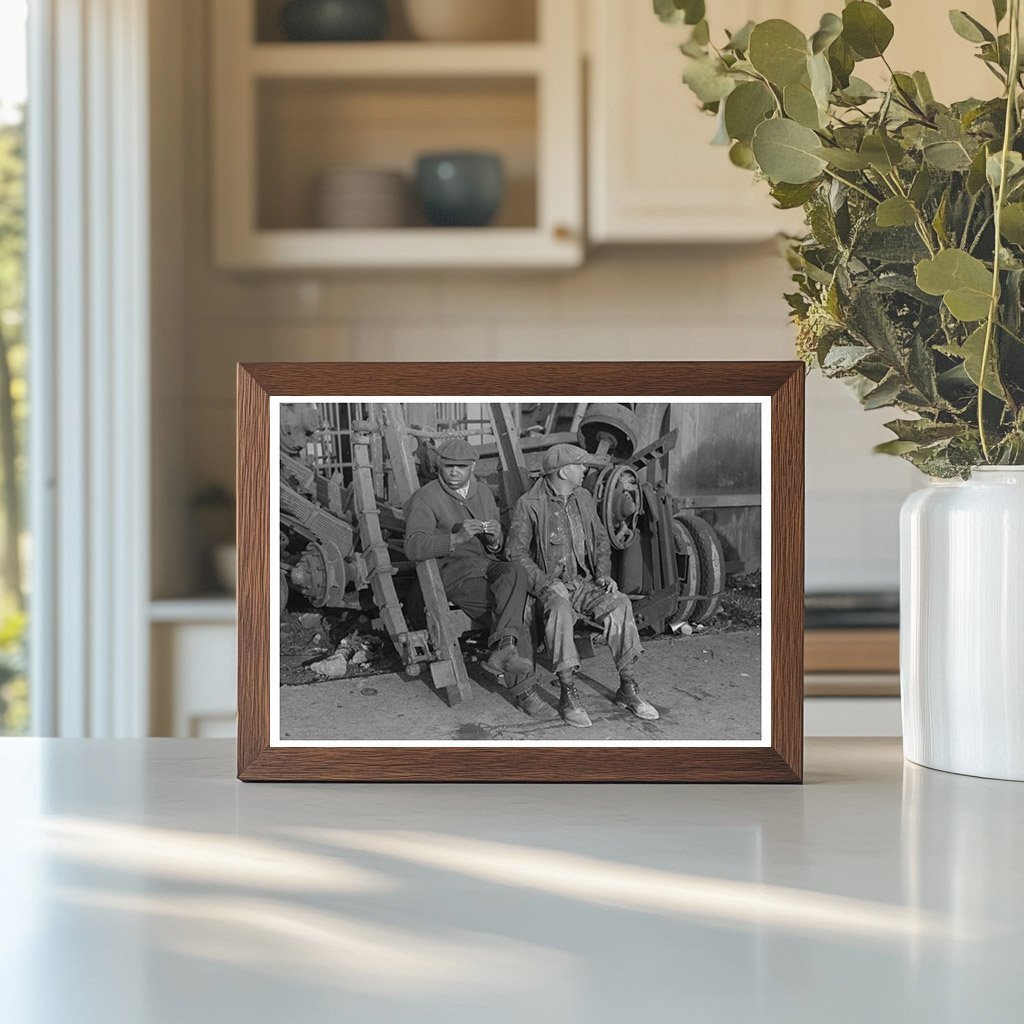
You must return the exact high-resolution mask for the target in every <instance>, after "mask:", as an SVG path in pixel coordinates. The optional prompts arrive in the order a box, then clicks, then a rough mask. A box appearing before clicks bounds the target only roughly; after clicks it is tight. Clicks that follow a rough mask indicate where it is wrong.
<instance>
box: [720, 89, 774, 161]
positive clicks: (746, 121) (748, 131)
mask: <svg viewBox="0 0 1024 1024" xmlns="http://www.w3.org/2000/svg"><path fill="white" fill-rule="evenodd" d="M774 110H775V98H774V96H773V95H772V93H771V90H770V89H769V88H768V86H766V85H765V84H764V83H763V82H743V83H741V84H740V85H738V86H736V88H735V89H734V90H733V91H732V92H731V93H730V94H729V96H728V98H727V99H726V101H725V128H726V131H728V133H729V137H730V138H733V139H736V140H737V141H739V142H745V143H746V144H747V145H748V146H749V145H750V140H751V139H752V138H753V137H754V129H755V128H756V127H757V126H758V125H759V124H760V123H761V122H762V121H763V120H764V119H765V118H766V117H768V116H769V115H770V114H771V113H772V112H773V111H774Z"/></svg>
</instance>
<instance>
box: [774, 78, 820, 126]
mask: <svg viewBox="0 0 1024 1024" xmlns="http://www.w3.org/2000/svg"><path fill="white" fill-rule="evenodd" d="M782 106H783V109H784V110H785V111H786V116H787V117H789V118H791V119H792V120H794V121H796V123H797V124H802V125H803V126H804V127H805V128H812V129H813V128H822V127H824V123H825V122H824V118H823V116H822V111H821V109H820V108H819V107H818V101H817V100H816V99H815V98H814V94H813V93H812V92H811V85H810V82H807V81H803V82H795V83H794V84H793V85H787V86H786V88H785V89H783V90H782Z"/></svg>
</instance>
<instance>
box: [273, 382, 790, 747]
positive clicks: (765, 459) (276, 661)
mask: <svg viewBox="0 0 1024 1024" xmlns="http://www.w3.org/2000/svg"><path fill="white" fill-rule="evenodd" d="M268 399H269V402H270V488H269V493H270V501H269V505H270V507H269V508H268V509H267V515H268V516H269V525H270V529H269V532H268V536H269V537H270V552H269V557H270V573H269V584H270V602H269V604H270V621H269V622H268V623H267V628H268V630H269V633H270V673H269V674H270V684H269V685H270V746H271V747H353V748H358V747H472V748H480V747H546V748H553V749H559V748H563V747H630V748H632V747H732V748H748V747H770V746H771V745H772V741H771V736H772V701H771V692H772V658H771V637H772V629H771V621H772V620H771V615H772V612H771V609H772V561H771V559H772V545H771V538H772V459H771V454H772V453H771V436H772V433H771V416H772V409H771V397H770V396H763V395H482V396H481V395H313V396H308V395H269V396H268ZM583 401H585V402H594V401H600V402H622V403H630V404H632V403H636V402H642V403H644V404H652V405H653V404H657V403H660V402H667V403H669V404H671V405H759V406H760V407H761V739H759V740H384V739H380V740H282V739H281V637H280V621H281V588H280V586H278V584H277V580H278V578H279V576H280V572H281V551H280V545H279V544H278V543H276V540H275V538H276V537H277V536H278V534H279V533H280V511H281V510H280V493H281V458H280V451H281V447H280V445H281V406H282V405H292V404H304V403H313V404H325V403H329V402H339V403H345V404H349V403H353V402H366V403H380V402H399V403H403V404H405V403H433V402H459V403H479V404H483V405H487V404H490V403H493V402H508V403H521V402H530V403H536V402H542V403H548V402H558V403H567V404H576V403H579V402H583ZM425 685H426V684H425Z"/></svg>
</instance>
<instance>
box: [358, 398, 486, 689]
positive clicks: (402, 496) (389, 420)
mask: <svg viewBox="0 0 1024 1024" xmlns="http://www.w3.org/2000/svg"><path fill="white" fill-rule="evenodd" d="M378 409H379V412H380V417H381V427H382V430H383V434H384V443H385V444H386V445H387V449H388V456H389V459H390V462H391V472H392V474H393V477H394V483H395V490H396V494H395V495H394V496H395V497H397V498H398V499H399V500H400V501H401V502H402V504H403V505H404V504H405V503H406V502H407V501H408V500H409V499H410V498H411V497H412V496H413V494H414V493H415V492H416V491H417V490H418V489H419V479H418V478H417V476H416V468H415V466H414V465H413V462H412V454H411V453H410V452H409V449H408V448H407V447H406V444H405V438H406V433H405V416H404V414H403V413H402V407H401V406H400V405H399V404H398V403H397V402H381V403H380V405H379V406H378ZM416 575H417V576H418V577H419V581H420V588H421V589H422V591H423V603H424V605H425V607H426V613H427V630H428V632H429V633H430V639H431V640H432V641H433V644H434V649H435V651H436V652H437V656H438V660H439V661H446V662H451V671H447V670H442V669H437V670H436V671H435V668H434V666H433V665H431V669H430V672H431V676H432V677H433V679H434V682H435V683H438V682H440V685H442V686H443V687H444V688H445V689H446V690H447V693H448V700H449V702H450V703H452V704H457V703H458V702H459V701H460V700H463V699H465V698H467V697H469V695H470V692H471V691H470V684H469V674H468V673H467V672H466V664H465V662H464V661H463V659H462V649H461V648H460V647H459V635H458V633H456V632H455V630H454V628H453V626H452V618H451V613H450V609H449V607H448V595H447V594H446V593H445V589H444V583H443V582H442V581H441V569H440V567H439V566H438V564H437V559H436V558H428V559H427V560H426V561H424V562H417V564H416Z"/></svg>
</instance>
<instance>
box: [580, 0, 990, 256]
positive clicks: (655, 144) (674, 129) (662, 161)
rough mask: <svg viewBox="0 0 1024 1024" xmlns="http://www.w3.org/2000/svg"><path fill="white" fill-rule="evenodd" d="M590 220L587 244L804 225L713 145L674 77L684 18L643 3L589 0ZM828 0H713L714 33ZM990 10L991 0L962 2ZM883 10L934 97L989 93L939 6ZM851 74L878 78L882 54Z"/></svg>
mask: <svg viewBox="0 0 1024 1024" xmlns="http://www.w3.org/2000/svg"><path fill="white" fill-rule="evenodd" d="M588 3H589V8H588V16H587V23H588V27H589V32H590V36H589V46H588V108H587V117H588V125H587V128H588V197H589V198H588V221H589V235H590V239H591V241H592V242H594V243H598V244H599V243H610V242H719V241H721V242H726V241H733V242H737V241H754V240H758V239H766V238H770V237H771V236H773V235H776V234H778V233H779V232H800V231H801V230H802V229H803V218H802V215H801V213H800V211H799V210H789V211H781V210H776V209H775V208H774V206H773V204H772V202H771V200H770V198H769V196H768V189H767V185H766V184H765V183H763V182H761V183H758V182H755V181H754V180H753V178H752V175H751V174H750V172H748V171H744V170H742V169H740V168H738V167H734V166H733V165H732V164H731V163H730V162H729V158H728V151H727V150H726V149H725V147H719V146H712V145H710V142H711V139H712V137H713V136H714V134H715V128H716V125H715V120H714V119H713V118H711V117H709V116H707V115H706V114H702V113H701V112H700V111H699V109H698V107H697V103H696V101H695V99H694V98H693V96H692V94H691V93H690V91H689V89H687V88H686V87H685V86H684V85H683V84H682V82H681V75H682V70H683V65H684V61H683V58H682V57H681V55H680V53H679V49H678V44H679V43H681V42H683V41H684V40H685V39H686V38H687V36H688V34H689V28H688V27H686V26H672V25H663V24H662V23H661V22H659V21H658V19H657V18H656V17H655V16H654V15H653V13H652V11H651V5H650V3H647V2H642V0H641V2H629V3H624V2H623V0H588ZM842 6H843V5H842V4H829V3H828V2H827V0H730V2H729V3H724V2H716V0H708V5H707V8H708V19H709V21H710V24H711V29H712V38H713V39H715V38H722V34H723V29H725V28H729V29H731V30H734V29H737V28H739V27H741V26H742V25H743V24H744V23H745V22H746V21H747V20H756V21H760V20H764V19H766V18H785V19H786V20H788V21H791V22H793V23H794V24H796V25H797V26H798V27H799V28H800V29H801V30H803V31H804V32H805V33H807V34H810V33H812V32H813V31H814V30H815V29H816V28H817V26H818V21H819V19H820V17H821V14H822V13H823V12H825V11H827V10H830V9H832V10H838V9H839V8H841V7H842ZM957 6H958V7H961V8H962V9H964V10H967V11H968V12H971V13H973V14H974V15H975V16H976V17H978V18H979V20H981V21H983V22H985V23H986V24H987V23H990V22H991V21H992V8H991V4H990V3H989V2H988V0H968V2H967V3H964V4H958V5H957ZM886 14H887V15H888V16H889V17H890V18H891V19H892V21H893V23H894V25H895V28H896V33H895V37H894V40H893V43H892V46H891V47H890V50H889V51H888V52H887V57H888V58H889V60H890V62H891V63H892V64H893V66H894V67H895V68H897V69H901V68H906V69H908V70H917V69H922V70H924V71H926V72H927V73H928V74H929V77H930V79H931V82H932V86H933V90H934V92H935V95H936V97H937V98H938V99H940V100H942V101H944V102H949V101H952V100H956V99H963V98H966V97H968V96H972V95H974V96H991V95H996V94H997V90H998V83H997V82H996V80H995V79H994V78H993V77H991V75H990V73H989V72H987V71H986V70H985V69H984V67H982V66H981V63H980V61H977V60H975V59H974V56H973V53H972V49H973V48H972V46H971V44H969V43H967V42H966V41H964V40H963V39H960V38H959V37H958V36H957V35H956V34H955V33H954V32H953V30H952V28H951V27H950V24H949V20H948V18H947V15H946V8H945V7H944V6H943V7H936V5H934V4H932V3H930V2H929V0H901V2H900V3H896V4H893V6H892V7H890V8H889V9H888V10H887V11H886ZM857 74H858V75H860V76H861V77H863V78H866V79H868V80H869V81H872V83H873V84H880V83H881V82H882V81H883V80H884V79H885V78H886V77H887V72H886V70H885V67H884V66H883V65H882V63H881V61H877V60H876V61H868V62H863V63H860V64H859V65H858V68H857Z"/></svg>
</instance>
